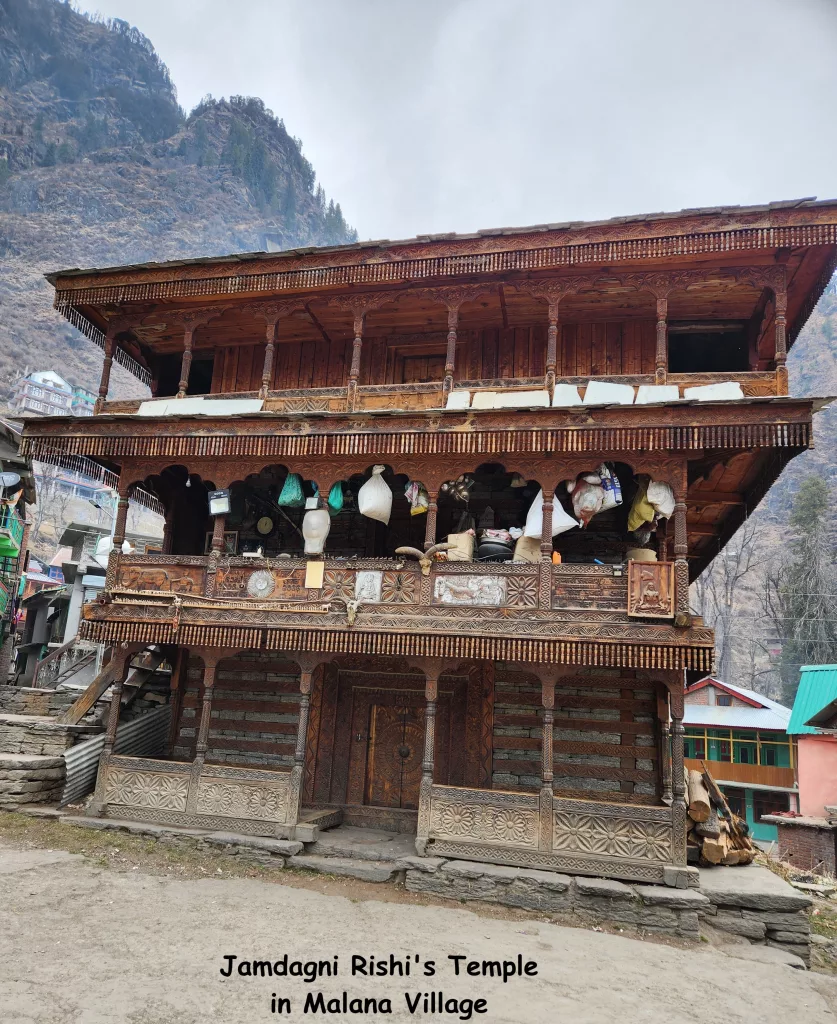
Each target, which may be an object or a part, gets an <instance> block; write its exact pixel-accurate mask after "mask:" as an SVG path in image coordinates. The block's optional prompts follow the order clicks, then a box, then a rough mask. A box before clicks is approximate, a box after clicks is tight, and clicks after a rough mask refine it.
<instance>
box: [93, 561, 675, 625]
mask: <svg viewBox="0 0 837 1024" xmlns="http://www.w3.org/2000/svg"><path fill="white" fill-rule="evenodd" d="M632 564H633V565H636V566H637V567H638V566H641V567H642V572H643V573H644V574H646V575H648V576H649V581H650V583H651V584H653V585H652V586H650V588H648V589H649V590H650V592H651V593H653V594H655V595H658V596H659V592H660V590H662V595H661V600H662V601H663V603H669V604H670V599H671V594H670V591H671V586H670V583H668V584H667V585H666V586H662V587H661V585H660V583H659V579H660V578H661V577H663V578H666V579H669V578H670V563H655V562H649V563H632ZM306 565H307V563H306V561H305V560H303V559H300V558H281V559H265V558H243V557H228V558H222V559H220V560H219V561H218V563H217V569H216V571H215V573H214V579H213V580H212V581H211V593H210V576H211V575H213V574H212V573H210V572H209V571H208V570H209V566H210V558H209V556H198V555H179V556H178V555H120V556H119V558H118V561H117V569H116V572H115V575H114V578H113V582H112V584H111V589H112V590H113V591H115V592H117V593H119V592H140V593H149V594H150V593H154V594H169V593H170V594H179V595H181V596H183V597H186V598H188V597H190V596H196V597H206V598H208V599H211V598H215V599H216V600H219V601H220V602H225V601H259V602H266V601H267V602H276V603H277V604H282V605H283V606H284V605H286V604H288V603H290V604H293V603H294V602H316V601H324V602H329V603H331V604H335V605H336V606H339V607H340V608H343V607H345V606H346V605H347V604H349V603H351V602H358V604H359V606H362V607H366V608H369V607H370V606H374V605H401V606H403V605H418V606H425V607H427V606H430V607H434V608H450V607H482V608H498V609H499V608H506V609H534V608H537V607H538V606H539V582H540V579H541V574H542V566H541V565H540V564H531V563H527V562H499V563H496V562H488V563H486V562H439V563H437V564H435V565H433V566H432V568H431V571H430V574H429V575H424V574H423V573H422V572H421V570H420V568H419V566H418V563H416V562H413V561H406V560H403V559H402V560H397V559H387V558H364V559H350V560H349V559H329V558H327V559H326V560H325V565H324V572H323V583H322V586H321V587H317V588H316V589H314V588H308V587H306V586H305V583H306ZM637 571H639V570H637ZM548 572H549V574H550V577H551V579H552V595H551V606H550V607H551V608H553V609H560V608H564V609H573V608H574V609H582V610H583V609H589V610H598V611H603V612H615V611H620V612H623V613H625V614H627V613H628V610H629V603H628V595H629V572H628V568H627V567H623V566H618V565H587V564H584V565H574V564H566V565H549V566H548ZM646 599H647V597H646ZM651 612H652V613H654V616H655V617H660V618H667V617H670V615H671V611H670V610H669V611H667V610H666V608H665V607H663V606H662V605H659V606H658V607H656V608H652V609H651Z"/></svg>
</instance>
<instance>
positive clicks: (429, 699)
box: [416, 659, 442, 854]
mask: <svg viewBox="0 0 837 1024" xmlns="http://www.w3.org/2000/svg"><path fill="white" fill-rule="evenodd" d="M424 672H425V677H424V678H425V682H424V699H425V708H424V756H423V758H422V761H421V787H420V789H419V812H418V827H417V829H416V849H417V850H418V852H419V853H420V854H424V850H425V847H426V845H427V840H428V838H429V836H430V811H431V797H432V792H433V765H434V760H435V751H436V701H437V700H438V696H439V676H440V675H441V674H442V666H441V663H440V662H438V661H435V660H433V659H428V660H427V662H426V663H425V667H424Z"/></svg>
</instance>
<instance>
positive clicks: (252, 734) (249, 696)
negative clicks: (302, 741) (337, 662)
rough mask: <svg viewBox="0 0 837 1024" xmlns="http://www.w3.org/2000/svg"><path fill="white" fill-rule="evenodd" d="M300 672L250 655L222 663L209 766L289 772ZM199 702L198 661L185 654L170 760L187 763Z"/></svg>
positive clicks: (284, 663)
mask: <svg viewBox="0 0 837 1024" xmlns="http://www.w3.org/2000/svg"><path fill="white" fill-rule="evenodd" d="M299 699H300V697H299V670H298V669H297V667H296V666H295V665H293V664H291V663H289V662H287V661H280V660H279V659H278V658H277V657H276V655H271V654H267V653H264V652H262V653H260V652H257V651H251V652H248V653H247V654H239V655H237V656H236V657H235V658H230V659H229V660H227V661H222V662H221V663H220V664H219V665H218V669H217V671H216V674H215V692H214V696H213V700H212V721H211V725H210V729H209V748H208V750H207V752H206V760H207V763H209V764H233V765H246V766H248V767H250V768H292V767H293V763H294V749H295V747H296V734H297V728H298V726H299ZM202 700H203V662H202V661H201V660H200V658H197V657H195V656H194V655H190V656H189V662H188V666H187V669H186V682H185V688H184V691H183V700H182V704H181V710H180V721H179V722H178V727H177V738H176V740H175V745H174V748H173V750H172V757H173V758H174V759H175V760H177V761H191V760H193V759H194V756H195V742H196V739H197V731H198V725H199V723H200V715H201V701H202Z"/></svg>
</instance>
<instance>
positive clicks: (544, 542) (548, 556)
mask: <svg viewBox="0 0 837 1024" xmlns="http://www.w3.org/2000/svg"><path fill="white" fill-rule="evenodd" d="M554 502H555V487H554V485H551V484H550V485H549V486H548V487H546V488H544V492H543V520H542V523H541V560H540V565H539V571H540V582H539V588H538V591H539V599H538V604H539V606H540V607H541V608H551V607H552V508H553V504H554Z"/></svg>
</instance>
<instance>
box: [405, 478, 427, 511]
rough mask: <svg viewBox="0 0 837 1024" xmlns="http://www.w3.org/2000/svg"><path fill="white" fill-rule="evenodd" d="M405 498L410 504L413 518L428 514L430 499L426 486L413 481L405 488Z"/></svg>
mask: <svg viewBox="0 0 837 1024" xmlns="http://www.w3.org/2000/svg"><path fill="white" fill-rule="evenodd" d="M404 496H405V497H406V499H407V501H408V502H409V503H410V515H411V516H420V515H424V514H425V513H426V512H427V508H428V506H429V504H430V499H429V497H428V495H427V490H426V488H425V486H424V484H420V483H419V482H418V481H417V480H411V481H410V482H409V483H408V484H407V486H406V487H405V488H404Z"/></svg>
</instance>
